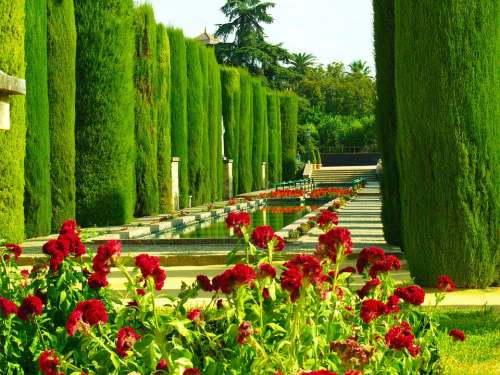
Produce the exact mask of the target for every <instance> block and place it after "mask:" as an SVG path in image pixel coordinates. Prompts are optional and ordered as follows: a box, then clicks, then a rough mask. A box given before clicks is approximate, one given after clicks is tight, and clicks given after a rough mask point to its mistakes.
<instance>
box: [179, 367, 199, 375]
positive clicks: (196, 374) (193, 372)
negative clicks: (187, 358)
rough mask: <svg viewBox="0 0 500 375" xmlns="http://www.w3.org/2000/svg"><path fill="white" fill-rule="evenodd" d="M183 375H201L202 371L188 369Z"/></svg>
mask: <svg viewBox="0 0 500 375" xmlns="http://www.w3.org/2000/svg"><path fill="white" fill-rule="evenodd" d="M182 375H201V371H200V369H198V368H187V369H185V370H184V371H183V373H182Z"/></svg>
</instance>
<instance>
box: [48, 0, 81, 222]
mask: <svg viewBox="0 0 500 375" xmlns="http://www.w3.org/2000/svg"><path fill="white" fill-rule="evenodd" d="M47 67H48V68H47V76H48V95H49V124H50V184H51V200H52V224H51V227H52V228H51V229H52V231H56V230H57V229H58V228H59V227H60V226H61V224H62V223H63V221H64V220H65V219H66V218H68V217H73V218H74V217H75V215H76V211H75V210H76V201H75V199H76V198H75V194H76V185H75V183H76V182H75V158H76V155H75V152H76V151H75V150H76V146H75V95H76V70H75V69H76V28H75V8H74V4H73V0H47Z"/></svg>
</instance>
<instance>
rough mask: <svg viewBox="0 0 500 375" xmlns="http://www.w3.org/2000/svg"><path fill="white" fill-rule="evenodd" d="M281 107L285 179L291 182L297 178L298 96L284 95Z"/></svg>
mask: <svg viewBox="0 0 500 375" xmlns="http://www.w3.org/2000/svg"><path fill="white" fill-rule="evenodd" d="M280 107H281V143H282V145H281V147H282V151H283V152H282V153H281V154H282V155H283V160H282V166H283V179H284V180H291V179H294V178H295V171H296V168H295V160H296V158H297V115H298V99H297V96H296V95H295V94H289V93H286V94H282V95H281V97H280Z"/></svg>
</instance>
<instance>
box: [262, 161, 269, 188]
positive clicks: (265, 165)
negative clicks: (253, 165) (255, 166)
mask: <svg viewBox="0 0 500 375" xmlns="http://www.w3.org/2000/svg"><path fill="white" fill-rule="evenodd" d="M262 181H263V182H264V189H267V185H268V184H267V162H266V161H263V162H262Z"/></svg>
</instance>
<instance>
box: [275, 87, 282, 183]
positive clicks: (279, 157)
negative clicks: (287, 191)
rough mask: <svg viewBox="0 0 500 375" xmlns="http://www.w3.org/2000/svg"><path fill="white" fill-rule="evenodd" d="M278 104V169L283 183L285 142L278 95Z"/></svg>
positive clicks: (278, 174) (279, 179)
mask: <svg viewBox="0 0 500 375" xmlns="http://www.w3.org/2000/svg"><path fill="white" fill-rule="evenodd" d="M276 102H277V106H278V113H277V122H276V135H277V138H278V140H277V144H278V168H277V176H278V181H283V141H282V126H281V98H280V95H277V97H276Z"/></svg>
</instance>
